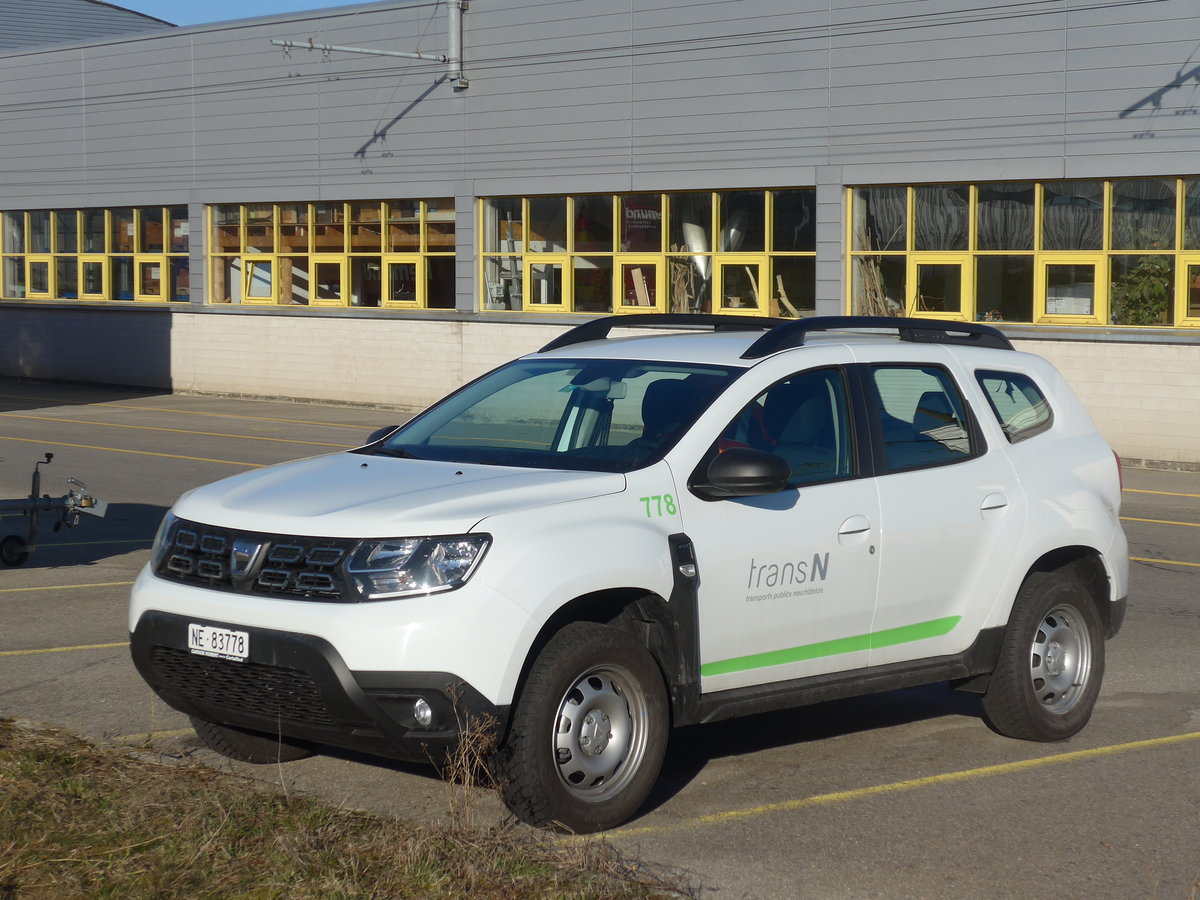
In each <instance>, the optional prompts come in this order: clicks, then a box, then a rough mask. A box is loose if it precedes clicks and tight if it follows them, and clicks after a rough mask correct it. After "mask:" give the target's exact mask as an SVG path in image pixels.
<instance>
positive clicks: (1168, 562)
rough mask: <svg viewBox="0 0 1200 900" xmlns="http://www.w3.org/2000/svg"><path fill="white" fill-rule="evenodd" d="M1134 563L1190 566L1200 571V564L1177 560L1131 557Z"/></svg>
mask: <svg viewBox="0 0 1200 900" xmlns="http://www.w3.org/2000/svg"><path fill="white" fill-rule="evenodd" d="M1129 558H1130V559H1131V560H1132V561H1133V562H1144V563H1158V564H1159V565H1163V566H1189V567H1191V568H1193V569H1200V563H1194V562H1180V561H1179V560H1177V559H1150V558H1149V557H1148V556H1131V557H1129Z"/></svg>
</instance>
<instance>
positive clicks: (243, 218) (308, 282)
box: [209, 198, 455, 309]
mask: <svg viewBox="0 0 1200 900" xmlns="http://www.w3.org/2000/svg"><path fill="white" fill-rule="evenodd" d="M209 233H210V235H211V243H210V248H209V266H210V272H211V278H210V288H209V302H210V303H230V304H234V303H238V304H246V305H264V306H275V305H279V306H311V307H356V308H377V309H454V306H455V297H454V291H455V287H454V252H455V234H454V201H453V200H452V199H451V198H432V199H427V200H388V201H380V200H365V201H363V200H355V201H351V202H340V201H338V202H322V203H244V204H228V205H218V206H212V207H210V208H209Z"/></svg>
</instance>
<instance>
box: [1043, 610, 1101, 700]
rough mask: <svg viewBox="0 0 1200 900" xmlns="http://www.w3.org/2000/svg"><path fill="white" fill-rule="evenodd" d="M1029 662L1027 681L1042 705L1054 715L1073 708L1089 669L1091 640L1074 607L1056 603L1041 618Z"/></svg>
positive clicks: (1086, 683)
mask: <svg viewBox="0 0 1200 900" xmlns="http://www.w3.org/2000/svg"><path fill="white" fill-rule="evenodd" d="M1029 661H1030V683H1031V685H1032V687H1033V693H1034V696H1035V697H1036V698H1037V701H1038V703H1040V704H1041V705H1042V708H1043V709H1045V710H1046V711H1047V712H1050V713H1054V714H1056V715H1062V714H1064V713H1067V712H1070V711H1071V710H1072V709H1074V708H1075V706H1076V704H1078V702H1079V699H1080V698H1081V697H1082V696H1083V694H1084V692H1085V691H1086V690H1087V686H1088V681H1089V680H1090V678H1091V672H1092V642H1091V640H1090V635H1089V634H1088V628H1087V623H1086V622H1085V621H1084V620H1083V618H1082V617H1081V616H1080V615H1079V613H1078V611H1077V610H1075V609H1074V608H1073V607H1070V606H1056V607H1054V608H1053V609H1052V610H1050V611H1049V612H1048V613H1046V615H1045V616H1043V617H1042V620H1041V622H1039V623H1038V628H1037V631H1036V632H1035V633H1034V636H1033V644H1032V646H1031V647H1030V660H1029Z"/></svg>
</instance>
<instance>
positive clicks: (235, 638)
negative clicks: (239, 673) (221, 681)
mask: <svg viewBox="0 0 1200 900" xmlns="http://www.w3.org/2000/svg"><path fill="white" fill-rule="evenodd" d="M188 650H190V651H191V652H192V653H195V654H197V655H199V656H213V657H216V658H217V659H232V660H236V661H237V662H242V661H243V660H245V659H246V657H248V656H249V655H250V635H249V633H247V632H245V631H231V630H229V629H228V628H213V627H212V626H211V625H196V624H194V623H193V624H191V625H188Z"/></svg>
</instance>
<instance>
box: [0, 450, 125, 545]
mask: <svg viewBox="0 0 1200 900" xmlns="http://www.w3.org/2000/svg"><path fill="white" fill-rule="evenodd" d="M52 459H54V454H53V453H47V454H46V458H45V459H43V460H41V461H39V462H38V463H36V464H35V465H34V467H33V480H32V481H33V483H32V486H31V487H30V490H29V496H28V497H26V498H24V499H19V500H0V516H7V515H11V514H13V513H20V514H21V515H22V517H23V518H24V520H25V527H24V532H25V533H24V535H21V534H8V535H5V536H4V537H3V538H0V563H2V564H4V565H6V566H20V565H24V563H25V562H26V560H28V559H29V554H31V553H32V552H33V551H34V550H36V549H37V535H38V525H39V524H40V523H39V519H40V517H41V516H42V515H43V514H46V513H49V514H51V516H52V518H54V519H55V522H54V531H58V530H59V529H61V528H62V527H63V526H64V525H65V526H66V527H67V528H74V527H75V526H76V525H78V524H79V515H80V513H87V514H88V515H89V516H101V517H102V516H103V515H104V514H105V512H107V511H108V501H107V500H100V499H97V498H96V497H93V496H92V495H91V494H89V493H88V492H87V485H86V484H84V483H83V482H82V481H78V480H76V479H74V478H68V479H67V485H68V489H67V492H66V493H65V494H63V496H61V497H51V496H50V495H49V494H46V495H44V496H39V495H41V491H42V471H41V467H42V466H44V465H49V464H50V461H51V460H52Z"/></svg>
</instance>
